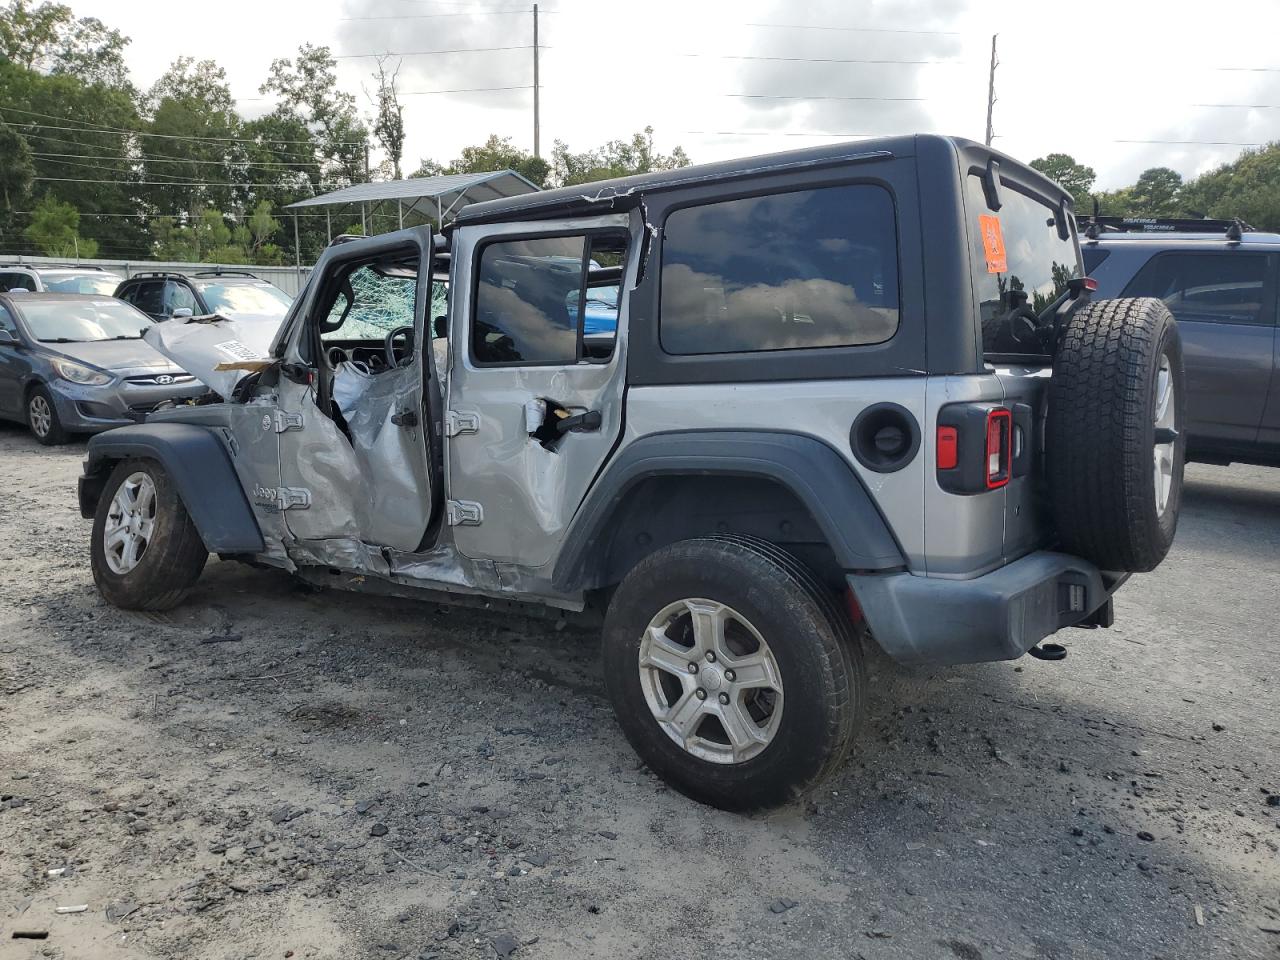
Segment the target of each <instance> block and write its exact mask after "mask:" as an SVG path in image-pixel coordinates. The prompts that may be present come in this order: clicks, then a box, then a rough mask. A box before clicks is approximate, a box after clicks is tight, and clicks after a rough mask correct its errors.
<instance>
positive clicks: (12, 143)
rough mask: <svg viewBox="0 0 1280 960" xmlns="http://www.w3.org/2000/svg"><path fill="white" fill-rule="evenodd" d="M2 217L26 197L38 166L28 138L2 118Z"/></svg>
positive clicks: (0, 170)
mask: <svg viewBox="0 0 1280 960" xmlns="http://www.w3.org/2000/svg"><path fill="white" fill-rule="evenodd" d="M0 157H3V158H4V160H3V162H0V217H4V216H6V215H8V214H9V212H10V211H12V210H14V209H15V208H17V207H18V205H19V204H21V203H22V201H23V200H24V199H26V196H27V193H28V191H30V189H31V178H32V177H34V176H35V175H36V174H35V171H36V168H35V164H34V163H33V162H32V159H31V148H30V147H29V146H27V141H26V138H24V137H23V136H22V134H20V133H18V131H17V130H15V129H13V127H11V126H9V125H8V124H7V123H5V122H4V121H3V120H0Z"/></svg>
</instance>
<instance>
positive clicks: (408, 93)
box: [397, 83, 546, 97]
mask: <svg viewBox="0 0 1280 960" xmlns="http://www.w3.org/2000/svg"><path fill="white" fill-rule="evenodd" d="M543 86H544V87H545V86H546V84H543ZM532 89H533V84H532V83H523V84H519V85H516V86H511V87H456V88H454V89H453V90H398V91H397V93H398V94H399V95H400V96H402V97H427V96H431V95H433V94H437V93H489V92H491V91H494V90H532Z"/></svg>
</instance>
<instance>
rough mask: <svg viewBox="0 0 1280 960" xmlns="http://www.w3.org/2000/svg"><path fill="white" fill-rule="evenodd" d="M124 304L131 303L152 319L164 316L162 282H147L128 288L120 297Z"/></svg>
mask: <svg viewBox="0 0 1280 960" xmlns="http://www.w3.org/2000/svg"><path fill="white" fill-rule="evenodd" d="M120 299H121V300H124V301H125V302H126V303H132V304H133V305H134V306H135V307H137V308H138V309H139V310H141V311H142V312H143V313H146V314H150V315H151V316H153V317H159V316H162V315H163V314H164V281H163V280H147V281H145V282H143V283H139V284H136V285H134V286H132V287H130V288H129V289H128V290H126V291H124V293H123V294H122V295H121V297H120Z"/></svg>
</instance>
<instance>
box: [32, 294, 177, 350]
mask: <svg viewBox="0 0 1280 960" xmlns="http://www.w3.org/2000/svg"><path fill="white" fill-rule="evenodd" d="M10 303H13V305H14V307H15V308H16V309H15V310H14V313H15V314H16V316H17V318H18V323H19V325H20V326H21V328H22V331H23V333H25V334H26V335H27V337H28V338H29V339H30V340H32V341H33V342H35V343H108V342H111V341H115V340H141V339H142V333H143V331H144V330H146V329H147V327H149V326H151V324H152V320H151V318H150V317H148V316H147V315H146V314H145V313H143V312H141V311H140V310H138V308H137V307H135V306H133V304H130V303H125V302H124V301H123V300H116V299H114V298H112V297H94V296H86V297H85V299H83V300H35V299H31V298H23V300H22V302H20V303H14V302H13V301H12V300H11V301H10ZM95 306H96V307H104V308H106V309H108V310H110V311H114V312H116V313H118V314H119V315H120V316H119V318H118V319H119V322H120V323H121V324H124V322H125V320H126V319H128V321H129V323H130V325H129V326H128V327H125V326H123V325H122V326H121V327H119V328H118V329H119V330H120V331H121V332H119V333H116V334H112V335H109V336H104V337H84V336H76V337H72V336H69V335H64V336H49V335H48V334H50V333H51V332H52V331H51V330H50V329H49V328H47V327H46V328H45V329H44V330H41V329H40V326H39V324H41V323H48V322H53V323H57V322H58V319H59V318H58V317H57V316H56V315H55V316H39V314H43V313H45V312H46V311H49V312H50V313H54V312H56V311H59V310H60V311H62V312H64V313H65V312H66V311H68V310H70V309H73V308H75V307H95ZM33 310H34V311H35V312H36V314H37V316H32V311H33ZM129 314H133V315H135V316H136V318H137V320H136V321H135V320H134V318H133V317H131V316H129ZM79 319H80V320H83V319H84V318H79ZM84 322H87V323H95V322H97V318H94V319H89V320H86V321H84ZM134 323H136V324H137V325H136V326H134V325H133V324H134ZM126 329H129V330H133V331H134V332H133V333H124V332H123V331H125V330H126ZM42 333H43V334H44V336H42V335H41V334H42Z"/></svg>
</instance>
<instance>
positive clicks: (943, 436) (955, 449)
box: [938, 427, 960, 470]
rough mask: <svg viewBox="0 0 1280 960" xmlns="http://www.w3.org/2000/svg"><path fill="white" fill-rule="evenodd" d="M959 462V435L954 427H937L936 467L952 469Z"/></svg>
mask: <svg viewBox="0 0 1280 960" xmlns="http://www.w3.org/2000/svg"><path fill="white" fill-rule="evenodd" d="M959 462H960V435H959V432H958V431H957V430H956V428H955V427H939V428H938V469H939V470H954V469H955V468H956V465H957V464H958V463H959Z"/></svg>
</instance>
